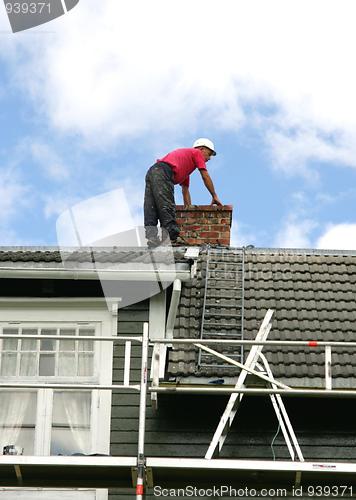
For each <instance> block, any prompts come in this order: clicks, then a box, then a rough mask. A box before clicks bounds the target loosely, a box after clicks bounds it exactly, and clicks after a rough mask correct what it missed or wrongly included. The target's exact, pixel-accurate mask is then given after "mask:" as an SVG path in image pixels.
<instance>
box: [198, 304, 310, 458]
mask: <svg viewBox="0 0 356 500" xmlns="http://www.w3.org/2000/svg"><path fill="white" fill-rule="evenodd" d="M273 313H274V311H273V310H272V309H269V310H268V311H267V313H266V315H265V318H264V320H263V322H262V324H261V327H260V329H259V331H258V333H257V335H256V339H255V340H256V341H261V342H264V341H265V340H266V339H267V337H268V334H269V332H270V330H271V327H272V322H271V320H272V316H273ZM262 349H263V345H253V346H252V348H251V350H250V352H249V354H248V356H247V359H246V361H245V363H244V365H243V368H242V371H241V373H240V375H239V377H238V379H237V382H236V385H235V389H242V388H243V387H244V384H245V380H246V377H247V375H248V373H251V372H252V373H254V374H256V375H258V372H259V373H260V376H261V378H263V380H266V379H268V381H269V382H270V384H271V386H272V388H273V389H276V388H277V387H284V388H285V389H289V387H288V386H286V385H284V384H281V383H280V382H277V381H276V380H275V379H274V377H273V374H272V371H271V369H270V367H269V365H268V361H267V359H266V358H265V357H264V356H263V354H262ZM210 351H211V350H210ZM217 355H219V354H218V353H217ZM259 359H261V361H262V364H260V363H259V362H258V361H259ZM256 368H257V371H256V370H255V369H256ZM266 375H267V377H266ZM242 398H243V393H232V394H231V396H230V398H229V401H228V403H227V406H226V408H225V411H224V413H223V415H222V416H221V419H220V422H219V424H218V427H217V429H216V431H215V434H214V436H213V438H212V440H211V443H210V445H209V448H208V450H207V452H206V454H205V458H206V459H211V458H213V457H214V456H216V455H218V454H219V452H220V451H221V449H222V447H223V444H224V442H225V439H226V437H227V434H228V432H229V430H230V428H231V426H232V423H233V421H234V418H235V415H236V413H237V410H238V408H239V406H240V403H241V400H242ZM270 398H271V401H272V405H273V409H274V411H275V413H276V416H277V419H278V422H279V424H280V427H281V430H282V433H283V436H284V439H285V441H286V444H287V447H288V451H289V453H290V455H291V458H292V460H295V458H296V455H297V456H298V459H299V460H300V461H301V462H303V461H304V458H303V454H302V452H301V449H300V447H299V444H298V441H297V438H296V436H295V433H294V430H293V427H292V425H291V422H290V420H289V417H288V414H287V411H286V409H285V406H284V403H283V400H282V397H281V396H280V395H279V394H277V395H274V394H271V395H270Z"/></svg>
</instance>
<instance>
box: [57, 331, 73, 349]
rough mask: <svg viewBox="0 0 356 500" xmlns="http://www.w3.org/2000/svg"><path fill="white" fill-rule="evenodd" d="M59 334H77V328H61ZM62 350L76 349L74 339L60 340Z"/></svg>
mask: <svg viewBox="0 0 356 500" xmlns="http://www.w3.org/2000/svg"><path fill="white" fill-rule="evenodd" d="M59 335H75V328H61V329H60V330H59ZM59 350H60V351H75V342H74V340H61V341H60V342H59Z"/></svg>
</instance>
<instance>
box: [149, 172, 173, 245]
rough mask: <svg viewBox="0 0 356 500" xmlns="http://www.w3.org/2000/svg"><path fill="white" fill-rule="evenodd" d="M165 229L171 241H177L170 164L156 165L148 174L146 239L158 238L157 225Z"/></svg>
mask: <svg viewBox="0 0 356 500" xmlns="http://www.w3.org/2000/svg"><path fill="white" fill-rule="evenodd" d="M158 221H160V224H161V227H163V228H165V229H166V230H167V231H168V233H169V237H170V239H171V240H173V241H174V240H176V239H177V236H178V235H179V227H178V225H177V221H176V204H175V201H174V183H173V171H172V168H171V167H170V165H169V164H168V163H164V162H157V163H155V164H154V165H153V166H152V167H151V168H150V169H149V170H148V172H147V174H146V188H145V201H144V224H145V229H146V238H147V239H148V240H154V239H156V238H157V234H158V230H157V224H158Z"/></svg>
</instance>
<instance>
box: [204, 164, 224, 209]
mask: <svg viewBox="0 0 356 500" xmlns="http://www.w3.org/2000/svg"><path fill="white" fill-rule="evenodd" d="M200 175H201V176H202V179H203V182H204V184H205V187H206V188H207V190H208V191H209V193H210V194H211V196H212V197H213V199H212V201H211V203H210V205H218V206H220V207H221V206H222V203H221V201H220V200H219V198H218V195H217V194H216V193H215V188H214V184H213V181H212V180H211V177H210V175H209V173H208V171H207V170H200Z"/></svg>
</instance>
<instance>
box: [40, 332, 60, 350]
mask: <svg viewBox="0 0 356 500" xmlns="http://www.w3.org/2000/svg"><path fill="white" fill-rule="evenodd" d="M56 334H57V330H55V329H53V328H42V329H41V335H56ZM55 342H56V341H55V340H50V339H45V340H41V351H54V350H55Z"/></svg>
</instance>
